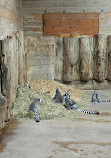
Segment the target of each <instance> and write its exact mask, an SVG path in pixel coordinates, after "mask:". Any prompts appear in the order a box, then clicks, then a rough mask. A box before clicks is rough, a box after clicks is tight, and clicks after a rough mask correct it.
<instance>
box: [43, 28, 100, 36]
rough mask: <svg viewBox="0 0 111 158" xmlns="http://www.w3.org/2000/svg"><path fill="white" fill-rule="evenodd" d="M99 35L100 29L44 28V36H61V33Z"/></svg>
mask: <svg viewBox="0 0 111 158" xmlns="http://www.w3.org/2000/svg"><path fill="white" fill-rule="evenodd" d="M87 32H90V33H94V32H95V33H98V27H72V28H57V27H55V28H49V27H47V28H44V34H45V35H47V34H50V33H51V34H53V33H54V34H56V33H57V34H61V33H64V34H65V33H87Z"/></svg>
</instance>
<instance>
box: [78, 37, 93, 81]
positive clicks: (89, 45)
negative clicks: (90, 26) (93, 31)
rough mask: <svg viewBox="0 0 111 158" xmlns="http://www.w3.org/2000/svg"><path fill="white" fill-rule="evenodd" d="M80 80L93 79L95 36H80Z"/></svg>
mask: <svg viewBox="0 0 111 158" xmlns="http://www.w3.org/2000/svg"><path fill="white" fill-rule="evenodd" d="M79 46H80V67H79V69H80V80H81V81H88V80H91V79H93V65H94V64H93V38H92V37H81V38H80V45H79Z"/></svg>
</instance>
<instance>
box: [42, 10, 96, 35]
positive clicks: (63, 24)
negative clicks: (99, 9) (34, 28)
mask: <svg viewBox="0 0 111 158" xmlns="http://www.w3.org/2000/svg"><path fill="white" fill-rule="evenodd" d="M43 19H44V35H54V36H56V35H57V36H58V35H60V36H61V34H62V37H63V34H65V37H69V34H70V36H71V37H72V35H73V34H74V35H75V34H77V35H78V34H82V35H94V34H98V33H99V14H98V13H74V14H72V13H71V14H70V13H68V14H66V13H60V14H58V13H56V14H44V18H43ZM67 35H68V36H67Z"/></svg>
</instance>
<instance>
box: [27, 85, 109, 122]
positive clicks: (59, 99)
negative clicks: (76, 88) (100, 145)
mask: <svg viewBox="0 0 111 158" xmlns="http://www.w3.org/2000/svg"><path fill="white" fill-rule="evenodd" d="M29 88H32V87H31V86H29ZM52 100H53V101H54V102H56V103H62V104H63V106H64V107H65V108H67V109H68V110H71V109H74V110H77V111H79V112H82V113H87V114H96V115H99V112H96V111H90V110H81V109H79V108H78V105H77V103H76V102H75V101H74V100H73V99H71V97H70V91H67V92H65V94H63V95H62V94H61V92H60V90H59V89H58V88H57V89H56V93H55V95H54V97H53V99H52ZM41 101H42V100H41V99H39V98H37V99H34V100H33V102H32V103H31V105H30V107H29V110H30V111H32V112H33V113H34V116H35V121H36V122H40V117H39V115H38V111H39V110H40V103H41ZM91 102H92V103H100V102H111V100H101V99H100V96H99V93H98V91H96V90H93V93H92V98H91Z"/></svg>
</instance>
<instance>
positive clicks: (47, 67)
mask: <svg viewBox="0 0 111 158" xmlns="http://www.w3.org/2000/svg"><path fill="white" fill-rule="evenodd" d="M25 54H26V65H27V81H32V80H37V79H44V80H54V38H53V37H46V36H37V37H33V36H28V37H27V38H26V39H25Z"/></svg>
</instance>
